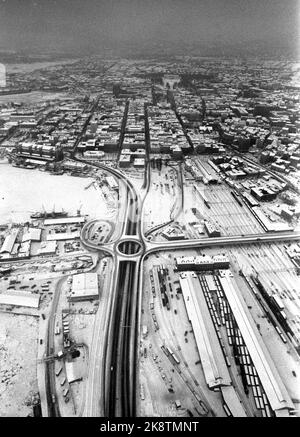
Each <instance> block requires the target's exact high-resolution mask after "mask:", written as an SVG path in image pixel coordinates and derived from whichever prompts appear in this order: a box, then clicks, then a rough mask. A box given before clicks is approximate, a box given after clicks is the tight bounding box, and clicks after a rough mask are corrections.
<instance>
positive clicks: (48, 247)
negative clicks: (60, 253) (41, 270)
mask: <svg viewBox="0 0 300 437" xmlns="http://www.w3.org/2000/svg"><path fill="white" fill-rule="evenodd" d="M56 249H57V242H56V240H55V241H43V242H42V243H41V247H40V249H39V251H38V255H55V254H56Z"/></svg>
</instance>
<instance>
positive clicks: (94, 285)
mask: <svg viewBox="0 0 300 437" xmlns="http://www.w3.org/2000/svg"><path fill="white" fill-rule="evenodd" d="M91 299H99V284H98V275H97V273H80V274H78V275H74V276H73V283H72V291H71V295H70V300H72V301H83V300H91Z"/></svg>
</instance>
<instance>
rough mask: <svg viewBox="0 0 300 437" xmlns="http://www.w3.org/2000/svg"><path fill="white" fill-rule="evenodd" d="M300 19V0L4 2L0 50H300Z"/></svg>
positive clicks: (0, 13)
mask: <svg viewBox="0 0 300 437" xmlns="http://www.w3.org/2000/svg"><path fill="white" fill-rule="evenodd" d="M299 13H300V2H299V0H0V47H1V48H2V49H3V48H6V49H12V50H19V49H22V48H30V47H35V48H41V49H59V50H62V51H63V50H69V49H72V50H74V49H77V48H78V49H85V48H91V49H93V50H96V51H97V48H98V47H99V50H101V49H102V48H103V47H111V46H113V47H116V46H118V44H120V43H124V42H125V43H128V44H132V46H133V47H134V45H136V47H137V48H138V47H139V46H140V44H143V45H145V44H146V45H147V44H149V46H151V45H153V44H155V43H157V42H162V41H167V42H169V41H172V42H174V44H175V43H176V42H186V43H190V42H193V43H198V42H199V43H201V44H202V45H205V44H207V45H210V44H220V45H223V44H224V45H226V44H234V43H235V42H238V43H244V42H248V41H249V42H252V41H262V42H263V43H264V44H266V45H271V46H274V45H277V44H279V45H281V46H284V47H291V48H294V47H295V45H296V44H297V37H298V36H299V26H300V22H299Z"/></svg>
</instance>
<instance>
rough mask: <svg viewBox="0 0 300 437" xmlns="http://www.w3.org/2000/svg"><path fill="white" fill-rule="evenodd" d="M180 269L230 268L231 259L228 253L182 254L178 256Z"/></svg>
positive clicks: (177, 263) (177, 262) (178, 267)
mask: <svg viewBox="0 0 300 437" xmlns="http://www.w3.org/2000/svg"><path fill="white" fill-rule="evenodd" d="M176 267H177V269H178V270H181V271H182V270H195V271H201V270H202V271H203V270H217V269H228V268H229V259H228V257H227V256H226V255H215V256H209V255H202V256H181V257H177V258H176Z"/></svg>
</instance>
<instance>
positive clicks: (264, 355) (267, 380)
mask: <svg viewBox="0 0 300 437" xmlns="http://www.w3.org/2000/svg"><path fill="white" fill-rule="evenodd" d="M219 281H220V284H221V286H222V289H223V291H224V294H225V296H226V299H227V301H228V303H229V305H230V308H231V310H232V312H233V315H234V317H235V320H236V322H237V325H238V327H239V329H240V331H241V334H242V336H243V339H244V342H245V344H246V346H247V349H248V351H249V354H250V356H251V359H252V361H253V364H254V366H255V368H256V371H257V374H258V376H259V379H260V381H261V383H262V386H263V388H264V390H265V393H266V395H267V397H268V400H269V402H270V405H271V408H272V410H273V411H274V412H275V414H276V415H280V416H282V415H286V416H288V410H289V409H293V408H294V405H293V402H292V400H291V398H290V396H289V394H288V392H287V390H286V388H285V386H284V384H283V382H282V380H281V377H280V375H279V374H278V371H277V369H276V366H275V364H274V362H273V360H272V358H271V356H270V354H269V351H268V349H267V347H266V345H265V344H264V342H263V340H262V338H261V335H260V333H259V332H258V330H257V328H256V326H255V323H254V321H253V319H252V318H251V314H250V312H249V310H248V308H247V305H246V303H245V301H243V298H242V297H241V295H240V293H239V292H238V290H237V289H236V287H235V286H234V282H233V278H232V276H231V277H230V276H229V275H228V274H227V273H226V272H223V274H222V275H221V276H220V277H219Z"/></svg>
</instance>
